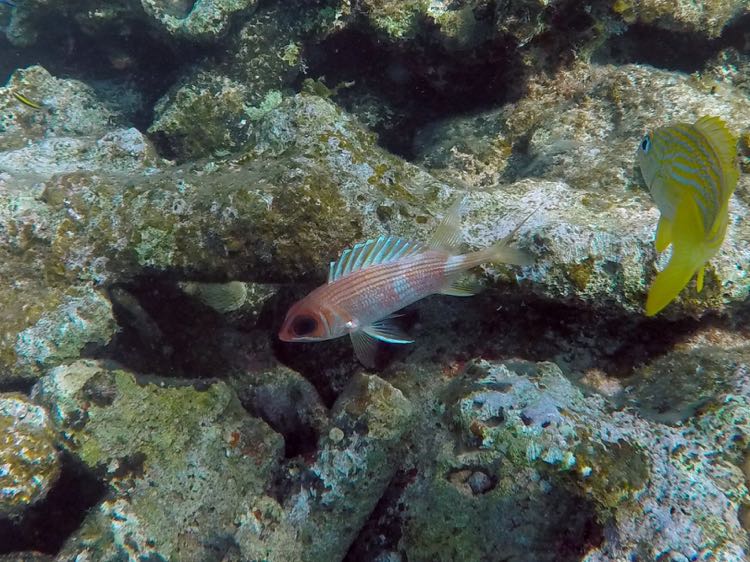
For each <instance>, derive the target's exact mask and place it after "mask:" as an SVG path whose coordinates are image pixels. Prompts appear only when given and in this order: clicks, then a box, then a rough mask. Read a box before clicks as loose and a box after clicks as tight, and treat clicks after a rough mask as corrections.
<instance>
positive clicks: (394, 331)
mask: <svg viewBox="0 0 750 562" xmlns="http://www.w3.org/2000/svg"><path fill="white" fill-rule="evenodd" d="M394 318H396V316H386V317H385V318H383V319H382V320H378V321H377V322H373V323H372V324H370V325H369V326H365V327H364V328H362V331H363V332H364V333H366V334H367V335H368V336H370V337H372V338H375V339H376V340H380V341H384V342H386V343H414V340H413V339H411V338H410V337H409V336H408V335H407V334H405V333H404V331H403V330H402V329H401V328H399V327H398V326H396V324H394V323H393V319H394Z"/></svg>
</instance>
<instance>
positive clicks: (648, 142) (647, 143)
mask: <svg viewBox="0 0 750 562" xmlns="http://www.w3.org/2000/svg"><path fill="white" fill-rule="evenodd" d="M649 148H651V139H650V138H649V136H648V135H646V136H645V137H643V141H642V142H641V150H643V152H648V149H649Z"/></svg>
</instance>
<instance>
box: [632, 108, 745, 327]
mask: <svg viewBox="0 0 750 562" xmlns="http://www.w3.org/2000/svg"><path fill="white" fill-rule="evenodd" d="M736 147H737V137H735V136H734V135H733V134H732V133H731V132H730V131H729V129H728V128H727V126H726V124H725V123H724V122H723V121H722V120H721V119H719V118H718V117H701V118H700V119H698V120H697V121H696V122H695V123H694V124H692V125H690V124H688V123H676V124H673V125H667V126H665V127H659V128H658V129H655V130H654V131H653V132H650V133H648V134H647V135H646V136H645V137H644V138H643V140H642V141H641V144H640V146H639V147H638V163H639V165H640V168H641V172H642V173H643V178H644V179H645V180H646V184H647V185H648V188H649V190H650V192H651V196H652V197H653V198H654V201H655V202H656V205H657V206H658V207H659V211H660V212H661V218H660V219H659V225H658V227H657V229H656V250H657V251H658V252H662V251H664V250H666V249H667V247H668V246H669V245H670V244H671V245H672V256H671V258H670V260H669V263H668V264H667V267H666V268H665V269H664V270H663V271H661V272H660V273H659V274H658V275H657V276H656V279H655V280H654V282H653V284H652V285H651V289H650V291H649V294H648V299H647V301H646V315H647V316H653V315H654V314H656V313H658V312H659V311H660V310H662V309H663V308H664V307H665V306H667V304H669V303H670V302H671V301H672V300H674V298H675V297H677V295H678V294H679V293H680V291H682V289H684V288H685V286H686V285H687V284H688V282H689V281H690V279H692V277H693V275H695V274H696V273H697V274H698V278H697V282H696V289H697V290H698V292H700V291H701V290H702V289H703V275H704V268H705V265H706V263H707V262H708V261H709V260H710V259H711V258H712V257H714V256H715V255H716V253H717V252H718V251H719V248H720V247H721V244H722V242H723V241H724V236H725V234H726V230H727V223H728V220H729V198H730V197H731V196H732V193H733V192H734V189H735V187H736V186H737V181H738V180H739V170H738V168H737V163H736Z"/></svg>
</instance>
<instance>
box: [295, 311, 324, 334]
mask: <svg viewBox="0 0 750 562" xmlns="http://www.w3.org/2000/svg"><path fill="white" fill-rule="evenodd" d="M317 327H318V321H317V320H315V318H313V317H312V316H298V317H297V318H295V319H294V322H292V332H294V335H295V336H309V335H310V334H312V333H313V332H314V331H315V328H317Z"/></svg>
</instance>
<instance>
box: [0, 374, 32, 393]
mask: <svg viewBox="0 0 750 562" xmlns="http://www.w3.org/2000/svg"><path fill="white" fill-rule="evenodd" d="M35 382H36V380H28V379H20V378H15V377H13V376H12V375H11V374H10V373H5V374H0V392H20V393H21V394H26V395H28V394H30V393H31V387H32V386H34V383H35Z"/></svg>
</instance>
